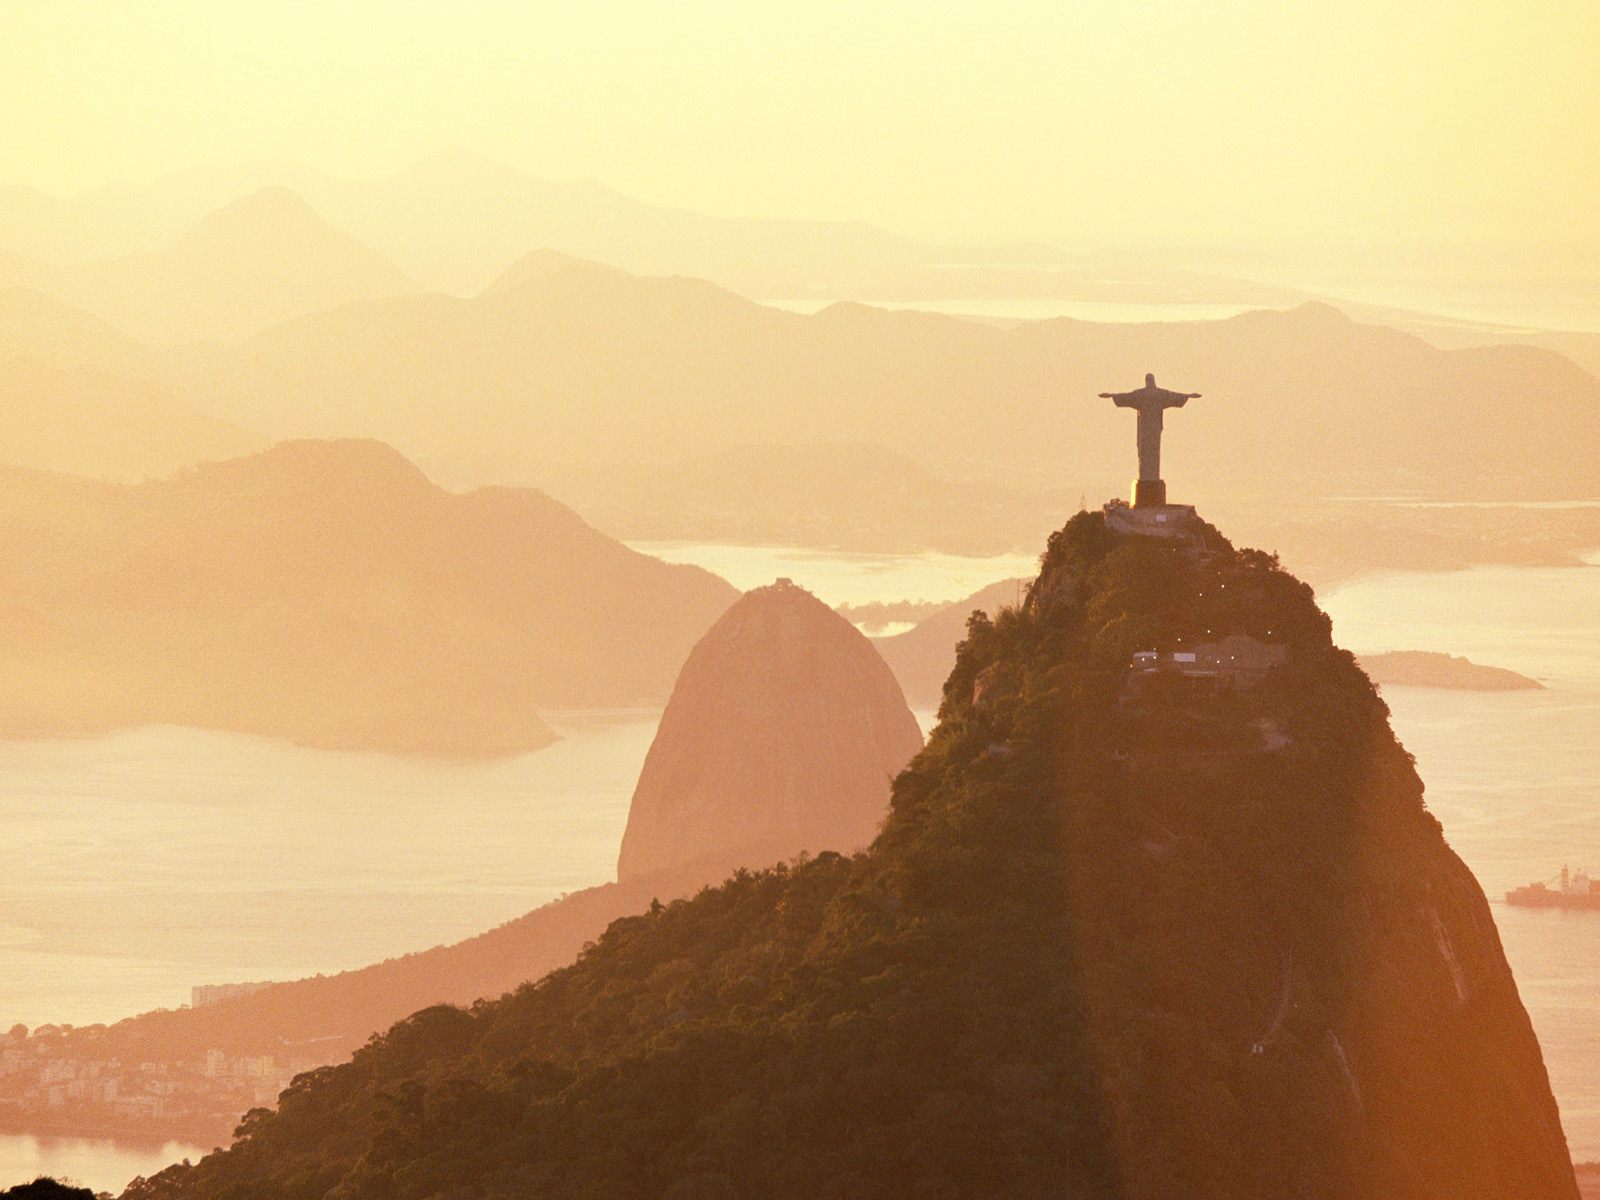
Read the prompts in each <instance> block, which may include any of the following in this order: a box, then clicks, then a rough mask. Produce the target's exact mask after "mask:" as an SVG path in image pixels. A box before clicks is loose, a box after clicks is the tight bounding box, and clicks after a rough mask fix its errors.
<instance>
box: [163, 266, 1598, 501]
mask: <svg viewBox="0 0 1600 1200" xmlns="http://www.w3.org/2000/svg"><path fill="white" fill-rule="evenodd" d="M1149 370H1157V371H1158V372H1159V374H1160V378H1161V381H1162V382H1163V383H1166V384H1168V385H1170V386H1175V387H1182V388H1185V389H1189V388H1192V389H1194V390H1198V391H1203V392H1205V393H1207V395H1206V396H1205V397H1204V398H1203V399H1202V400H1200V401H1196V402H1194V403H1193V404H1192V405H1191V406H1190V407H1189V408H1188V409H1186V410H1185V411H1184V412H1182V413H1175V414H1173V415H1172V416H1171V417H1169V419H1168V426H1169V431H1170V432H1169V434H1168V438H1167V452H1166V468H1165V474H1166V476H1167V478H1168V479H1169V481H1171V482H1172V484H1173V496H1174V499H1180V500H1181V499H1182V498H1184V496H1185V495H1188V496H1198V495H1201V494H1207V495H1212V496H1219V495H1240V494H1254V495H1259V496H1268V495H1270V496H1274V497H1277V498H1280V499H1282V498H1293V499H1297V500H1305V499H1315V498H1321V497H1328V496H1352V495H1384V496H1390V495H1397V494H1399V495H1404V494H1416V493H1423V494H1441V495H1450V496H1463V497H1478V498H1490V497H1499V496H1509V497H1515V498H1529V497H1547V498H1556V497H1574V496H1584V497H1587V496H1588V495H1590V494H1591V493H1592V491H1593V487H1594V483H1593V469H1592V461H1591V455H1590V454H1589V452H1588V447H1590V446H1592V445H1595V444H1600V380H1596V379H1595V378H1594V377H1592V376H1590V375H1588V374H1586V373H1585V372H1583V371H1582V370H1580V369H1579V368H1578V367H1576V366H1575V365H1574V364H1573V363H1572V362H1570V361H1569V360H1567V359H1565V358H1562V357H1561V356H1560V355H1558V354H1555V353H1553V352H1550V351H1547V350H1539V349H1536V348H1531V347H1521V346H1494V347H1486V348H1478V349H1468V350H1440V349H1437V348H1435V347H1433V346H1430V345H1429V344H1427V343H1426V342H1424V341H1423V340H1422V339H1420V338H1417V337H1414V336H1411V335H1408V334H1404V333H1400V332H1397V331H1395V330H1393V329H1389V328H1385V327H1381V326H1375V325H1365V324H1361V323H1358V322H1355V321H1352V320H1350V319H1349V318H1347V317H1345V316H1343V315H1342V314H1340V313H1339V312H1337V311H1335V310H1334V309H1332V308H1329V307H1327V306H1325V305H1318V304H1308V305H1305V306H1302V307H1300V308H1297V309H1294V310H1291V311H1257V312H1250V313H1245V314H1243V315H1241V316H1238V317H1234V318H1230V319H1226V320H1220V321H1194V322H1169V323H1160V324H1144V325H1130V324H1096V323H1091V322H1084V321H1072V320H1053V321H1039V322H1033V323H1029V324H1025V325H1019V326H1016V327H1014V328H1009V329H1002V328H996V327H992V326H987V325H984V324H980V323H976V322H971V321H964V320H959V319H956V318H950V317H942V316H937V315H934V314H929V313H917V312H887V311H884V310H881V309H873V308H868V307H863V306H860V305H850V304H841V305H835V306H834V307H832V308H829V309H826V310H824V311H822V312H820V313H817V314H815V315H813V316H802V315H799V314H796V313H792V312H786V311H783V310H780V309H775V308H771V307H766V306H763V305H760V304H756V303H754V302H752V301H749V300H746V299H744V298H742V297H740V296H737V295H734V294H733V293H731V292H728V291H726V290H723V289H721V288H718V287H716V286H713V285H711V284H709V283H706V282H704V281H700V280H691V279H681V278H672V279H664V278H644V277H637V276H631V275H627V274H625V273H623V272H620V271H618V270H615V269H613V268H609V267H601V266H597V265H594V264H587V263H578V262H572V261H569V260H566V259H563V258H560V257H559V256H554V255H550V254H540V255H537V256H534V257H533V258H531V259H529V260H525V261H524V262H523V263H521V264H519V265H518V266H517V267H516V268H514V269H513V270H512V272H510V273H508V274H507V276H506V277H505V278H504V279H502V280H501V282H500V283H498V284H497V285H496V286H494V287H491V288H490V289H488V290H487V291H485V292H484V293H482V294H481V295H479V296H477V297H475V298H473V299H470V300H460V299H453V298H449V297H444V296H412V297H400V298H396V299H389V300H377V301H367V302H362V303H356V304H350V305H345V306H343V307H341V308H338V309H334V310H330V311H326V312H323V313H319V314H316V315H314V316H310V317H306V318H302V319H300V320H297V321H294V322H291V323H288V324H285V325H281V326H278V327H276V328H274V329H273V330H271V331H269V332H267V333H265V334H261V335H259V336H257V337H254V338H251V339H249V340H247V341H246V342H244V343H241V344H240V345H238V346H236V347H226V348H221V349H219V350H217V351H215V352H213V353H206V354H203V355H192V356H188V357H186V358H183V359H181V360H180V363H179V365H178V366H177V367H176V368H175V369H174V371H173V374H172V375H171V376H170V378H169V382H170V385H171V386H172V387H173V388H174V389H175V390H177V391H178V392H179V394H182V395H185V396H188V397H189V398H191V400H192V401H193V402H195V403H204V404H206V405H208V406H209V407H210V408H211V409H212V411H214V412H216V413H217V415H219V416H222V417H224V418H226V419H229V420H232V421H235V422H237V423H239V424H241V425H244V426H246V427H251V428H261V429H265V430H266V431H267V432H269V433H271V434H272V435H273V436H290V435H296V436H298V435H315V436H324V435H346V434H353V433H358V432H360V433H367V434H372V435H375V436H379V437H382V438H384V439H385V440H388V441H391V442H392V443H394V444H395V445H397V446H399V447H400V448H401V449H402V450H404V451H405V452H406V453H407V454H409V455H411V456H412V457H415V458H417V459H419V460H420V461H424V462H428V463H430V464H437V465H438V467H439V469H442V470H444V471H446V472H449V471H452V470H459V471H461V472H462V473H463V474H464V475H465V476H467V477H478V478H483V477H489V478H506V479H512V480H522V479H538V480H540V481H541V482H543V483H545V484H546V485H547V486H548V485H549V484H550V483H551V482H552V481H563V482H562V486H563V487H565V486H566V484H565V482H564V481H567V480H573V479H583V478H588V479H589V480H591V481H592V480H593V479H594V478H595V477H596V476H600V475H605V474H607V473H610V472H614V471H615V469H616V464H618V463H624V464H625V463H640V462H656V463H664V462H670V461H671V460H672V459H674V458H691V457H695V456H700V455H705V454H709V453H715V452H718V451H724V450H731V449H734V448H736V447H738V446H742V445H749V444H757V445H759V444H772V443H796V444H805V443H815V442H830V441H831V442H837V441H851V442H875V443H879V444H882V445H886V446H893V447H895V449H896V450H897V451H898V452H900V453H903V454H905V455H907V456H909V457H910V458H912V459H914V460H916V461H918V462H921V463H924V464H929V465H931V466H932V467H934V468H935V469H936V470H939V471H942V472H944V473H947V474H953V475H957V476H960V475H978V474H988V475H990V476H991V477H992V478H995V479H996V480H999V481H1002V483H1003V486H1005V487H1008V488H1010V489H1011V490H1013V491H1027V490H1032V489H1040V488H1044V487H1049V486H1054V487H1060V486H1062V484H1063V483H1065V485H1066V486H1067V487H1068V488H1074V487H1083V488H1086V489H1087V490H1089V491H1091V492H1096V491H1098V492H1100V493H1101V494H1110V493H1112V492H1118V493H1120V492H1122V491H1123V490H1125V486H1126V477H1127V476H1129V475H1131V474H1132V472H1133V469H1134V462H1133V459H1134V455H1133V446H1132V443H1133V430H1132V427H1131V421H1130V420H1129V419H1128V416H1127V414H1126V413H1124V412H1120V411H1118V410H1116V409H1115V408H1114V407H1113V406H1112V405H1111V404H1110V403H1109V402H1106V401H1101V400H1097V399H1095V396H1096V393H1098V392H1100V391H1103V390H1106V389H1107V388H1113V387H1121V386H1124V385H1129V384H1132V383H1136V382H1137V381H1138V380H1140V379H1142V377H1143V375H1144V373H1145V372H1146V371H1149ZM595 464H599V465H595Z"/></svg>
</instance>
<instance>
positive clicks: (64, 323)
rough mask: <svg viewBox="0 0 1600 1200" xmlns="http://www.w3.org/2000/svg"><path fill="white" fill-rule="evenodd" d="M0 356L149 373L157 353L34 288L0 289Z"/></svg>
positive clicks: (123, 333)
mask: <svg viewBox="0 0 1600 1200" xmlns="http://www.w3.org/2000/svg"><path fill="white" fill-rule="evenodd" d="M0 358H6V359H9V358H32V359H36V360H38V361H40V362H47V363H51V364H53V365H55V366H62V367H89V368H92V369H94V370H98V371H112V372H116V373H118V374H127V375H136V376H140V377H144V378H148V377H151V376H153V375H154V374H155V373H156V371H157V370H158V365H159V364H158V359H157V356H156V355H154V354H153V353H151V352H150V350H149V349H147V348H146V347H145V346H144V345H142V344H141V343H140V342H139V341H138V340H137V339H136V338H134V337H132V336H130V335H129V334H127V333H125V332H123V331H122V330H120V329H118V328H117V327H116V326H114V325H112V324H111V323H110V322H109V321H105V320H102V319H101V318H100V317H97V316H94V315H93V314H92V313H88V312H85V311H83V310H82V309H80V308H74V307H72V306H71V305H70V304H64V303H62V302H61V301H60V300H58V299H56V298H55V297H54V296H48V295H46V294H45V293H43V292H41V291H38V290H36V289H34V288H26V287H7V288H0Z"/></svg>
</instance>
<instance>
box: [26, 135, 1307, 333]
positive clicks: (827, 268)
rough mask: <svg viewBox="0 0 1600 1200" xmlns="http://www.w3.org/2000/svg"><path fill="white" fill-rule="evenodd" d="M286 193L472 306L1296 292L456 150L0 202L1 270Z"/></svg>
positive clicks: (144, 238)
mask: <svg viewBox="0 0 1600 1200" xmlns="http://www.w3.org/2000/svg"><path fill="white" fill-rule="evenodd" d="M269 187H272V188H286V189H290V190H292V191H294V192H297V193H299V194H300V195H301V196H303V197H304V198H305V199H306V201H307V202H308V203H309V204H310V205H311V206H312V207H313V208H315V209H316V211H317V212H319V213H321V214H322V215H323V216H325V217H327V218H328V219H329V220H330V221H332V222H333V223H334V224H336V225H338V226H339V227H340V228H341V229H344V230H346V231H348V232H349V233H350V234H351V235H353V236H354V237H356V238H358V239H360V240H361V241H362V242H364V243H365V244H367V245H369V246H371V247H373V248H374V249H375V250H377V251H378V252H379V253H381V254H383V255H384V256H386V257H387V258H389V259H391V260H392V261H394V262H395V263H397V264H399V265H400V267H401V268H402V269H403V270H404V271H405V272H406V273H407V274H408V275H410V276H411V277H413V278H415V279H417V280H419V281H421V282H422V284H423V285H424V286H425V287H426V288H428V289H430V290H438V291H444V292H450V293H455V294H458V295H469V294H472V293H475V292H477V291H479V290H480V289H482V288H483V287H484V286H485V285H486V284H487V283H488V282H489V281H490V280H492V279H493V278H495V277H496V276H497V275H499V274H500V273H501V272H502V271H504V270H505V269H506V267H507V265H508V264H510V263H511V262H513V261H514V260H516V259H517V258H519V257H521V256H522V255H524V254H527V253H528V252H529V251H531V250H534V249H537V248H539V247H549V248H551V249H554V250H558V251H560V252H562V253H566V254H572V255H576V256H579V257H582V258H593V259H599V260H601V261H604V262H612V263H616V264H618V265H619V266H621V267H624V268H626V269H628V270H630V271H637V272H641V273H645V274H663V275H672V274H682V275H695V276H701V277H704V278H708V279H714V280H716V281H717V282H718V283H720V284H723V285H725V286H727V287H732V288H734V289H736V290H739V291H742V292H746V293H749V294H751V295H758V296H788V297H806V296H809V297H813V298H815V299H818V300H829V299H842V298H860V297H872V298H877V299H885V300H888V299H923V300H938V299H964V298H971V297H975V296H983V295H994V296H1004V297H1017V296H1023V297H1046V298H1048V297H1059V298H1067V299H1088V300H1103V301H1117V300H1126V299H1128V298H1130V297H1139V298H1143V297H1145V296H1148V295H1150V294H1152V293H1156V294H1159V295H1161V296H1162V297H1164V298H1165V299H1166V300H1168V301H1169V302H1170V301H1190V302H1203V303H1218V302H1221V303H1230V302H1231V303H1237V304H1239V305H1241V306H1244V305H1264V304H1284V303H1292V302H1293V301H1294V300H1296V299H1300V298H1303V295H1302V294H1301V293H1299V292H1295V291H1293V290H1291V289H1285V288H1281V287H1275V286H1272V285H1268V284H1261V283H1255V282H1251V281H1249V280H1246V279H1240V278H1233V277H1229V276H1227V275H1224V274H1221V273H1218V272H1215V271H1209V270H1205V269H1199V270H1193V269H1184V268H1182V267H1181V266H1171V265H1152V264H1151V263H1150V262H1149V261H1148V260H1147V259H1144V258H1142V257H1139V256H1134V255H1127V254H1123V255H1117V254H1106V253H1097V254H1070V253H1066V252H1064V251H1062V250H1059V249H1056V248H1053V247H1050V246H1044V245H1038V244H1027V245H1006V246H998V247H970V246H952V245H937V244H932V243H927V242H918V241H915V240H913V239H910V238H906V237H901V236H899V235H898V234H894V233H890V232H888V231H886V230H883V229H879V228H877V227H875V226H872V225H868V224H865V223H863V222H860V221H817V220H809V221H808V220H785V219H764V218H752V217H736V216H712V215H708V214H705V213H698V212H692V211H689V210H686V209H680V208H672V207H667V206H663V205H657V204H649V203H645V202H643V201H639V200H635V199H632V198H630V197H628V196H624V195H622V194H620V193H618V192H616V191H613V190H612V189H611V188H608V187H605V186H604V185H602V184H599V183H596V182H594V181H592V180H577V181H573V182H554V181H551V180H546V179H540V178H538V177H536V176H533V175H530V174H528V173H527V172H525V171H521V170H518V169H517V168H514V167H509V166H506V165H504V164H502V163H497V162H494V161H491V160H490V159H487V158H484V157H482V156H481V155H476V154H471V153H467V152H463V151H458V150H449V151H442V152H439V153H436V154H433V155H430V156H428V157H427V158H424V159H423V160H422V161H420V162H418V163H416V164H414V165H413V166H411V167H408V168H406V169H405V170H403V171H400V172H397V173H396V174H394V175H391V176H389V177H387V178H382V179H372V180H352V179H341V178H337V177H335V176H331V175H328V174H326V173H324V172H321V171H317V170H314V169H311V168H308V167H305V166H303V165H300V164H298V163H292V162H258V163H247V164H241V165H237V166H233V167H226V168H212V169H202V170H193V171H184V172H179V173H177V174H173V175H169V176H167V177H165V178H163V179H159V180H156V181H155V182H153V183H149V184H142V185H141V184H115V185H110V186H107V187H102V188H97V189H95V190H93V191H91V192H88V193H86V194H84V195H82V196H79V197H76V198H73V199H63V198H59V197H54V196H48V195H45V194H43V193H41V192H38V191H35V190H33V189H30V188H23V187H8V188H0V253H4V252H8V251H9V252H10V253H11V254H13V255H15V256H18V257H22V258H28V259H35V260H39V261H43V262H56V261H83V260H86V259H92V258H103V257H109V256H113V255H118V254H129V253H136V252H141V251H147V250H152V249H155V248H156V247H158V246H160V245H162V244H164V243H166V242H167V241H170V240H171V239H173V238H175V237H178V236H179V235H180V234H181V233H182V232H183V231H184V230H185V229H187V228H188V227H189V226H191V225H193V224H194V223H195V222H197V221H200V220H201V219H202V218H204V217H205V216H206V215H207V214H208V213H211V212H214V211H215V210H217V209H220V208H223V207H224V206H226V205H228V204H230V203H231V202H233V201H235V200H237V199H238V198H239V197H241V196H245V195H248V194H250V193H252V192H256V191H259V190H260V189H262V188H269Z"/></svg>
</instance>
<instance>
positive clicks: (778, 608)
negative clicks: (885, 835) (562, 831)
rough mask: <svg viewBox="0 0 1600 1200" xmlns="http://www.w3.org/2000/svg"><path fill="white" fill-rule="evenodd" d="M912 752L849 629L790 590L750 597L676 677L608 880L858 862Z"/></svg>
mask: <svg viewBox="0 0 1600 1200" xmlns="http://www.w3.org/2000/svg"><path fill="white" fill-rule="evenodd" d="M921 748H922V731H921V730H920V729H919V728H918V727H917V721H916V718H915V717H913V716H912V715H911V710H910V709H909V708H907V707H906V702H905V699H904V697H903V696H902V695H901V694H900V687H899V685H898V684H897V683H895V680H894V676H893V675H892V674H891V673H890V671H889V669H888V667H886V666H885V665H884V662H883V660H882V659H881V658H880V657H878V654H877V652H876V651H875V650H874V649H873V648H872V643H871V642H869V641H868V640H867V639H866V638H865V637H863V636H862V635H861V634H860V633H859V632H858V631H857V630H856V629H855V627H854V626H852V625H851V624H850V623H849V622H848V621H846V620H845V619H844V618H843V617H841V616H840V615H839V614H838V613H836V612H834V611H833V610H832V609H831V608H829V607H828V606H827V605H826V604H824V603H822V601H820V600H818V599H817V598H816V597H815V596H813V595H812V594H811V593H810V592H808V591H806V590H805V589H803V588H799V587H796V586H794V585H793V584H790V583H785V582H780V583H777V584H774V585H772V586H770V587H763V588H757V589H755V590H754V591H751V592H747V593H745V595H744V596H743V597H742V598H741V599H740V600H739V601H738V602H737V603H736V604H734V605H733V607H732V608H730V609H728V611H727V612H725V613H723V614H722V616H721V617H720V618H719V619H718V620H717V623H716V624H715V625H713V626H712V627H711V629H710V631H709V632H708V633H707V634H706V635H705V637H703V638H701V639H700V641H699V642H698V643H697V644H696V645H695V648H694V650H693V651H691V652H690V654H689V659H688V661H687V662H686V663H685V664H684V666H683V670H682V671H681V672H680V673H679V675H678V681H677V683H676V684H675V685H674V686H673V689H672V699H671V700H670V701H668V703H667V709H666V712H665V713H663V714H662V717H661V728H660V729H659V731H658V732H657V733H656V738H655V741H654V742H652V743H651V746H650V753H649V756H648V757H647V758H646V759H645V761H644V768H643V770H642V771H641V772H640V774H639V786H638V787H637V788H636V789H635V790H634V793H633V804H632V806H631V807H630V808H629V809H628V827H627V832H626V833H625V834H624V835H623V838H622V853H621V854H620V856H619V857H618V859H617V878H618V879H619V880H621V881H622V882H624V883H626V882H628V881H629V880H631V879H635V878H637V877H639V876H641V875H648V874H651V873H653V872H656V871H660V870H663V869H666V868H672V867H676V866H679V865H681V864H685V863H694V862H701V863H703V864H704V865H705V867H706V875H707V878H721V877H722V876H723V875H725V874H726V873H727V872H728V871H730V870H732V869H733V868H735V867H739V866H764V865H766V864H769V863H774V862H779V861H781V860H783V859H787V858H792V857H794V856H795V855H796V854H798V853H799V852H801V851H807V852H809V853H812V854H816V853H817V852H819V851H822V850H835V851H843V852H846V853H850V852H854V851H856V850H858V849H860V848H861V847H862V846H864V845H866V844H867V843H868V842H869V841H871V840H872V838H873V835H874V834H876V833H877V831H878V826H879V825H880V824H881V823H882V821H883V817H884V814H885V813H886V812H888V807H889V782H890V780H892V779H893V778H894V777H895V776H896V775H897V774H899V773H900V769H901V768H902V767H904V766H905V764H906V763H907V762H908V761H910V759H911V756H912V755H913V754H915V753H916V752H917V751H918V750H920V749H921Z"/></svg>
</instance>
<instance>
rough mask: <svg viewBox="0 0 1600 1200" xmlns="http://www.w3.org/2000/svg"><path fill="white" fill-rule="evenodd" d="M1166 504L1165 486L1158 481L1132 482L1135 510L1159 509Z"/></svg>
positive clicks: (1162, 481)
mask: <svg viewBox="0 0 1600 1200" xmlns="http://www.w3.org/2000/svg"><path fill="white" fill-rule="evenodd" d="M1166 502H1167V485H1166V482H1165V481H1164V480H1160V479H1135V480H1134V481H1133V506H1134V507H1135V508H1160V507H1161V506H1163V505H1164V504H1166Z"/></svg>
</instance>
